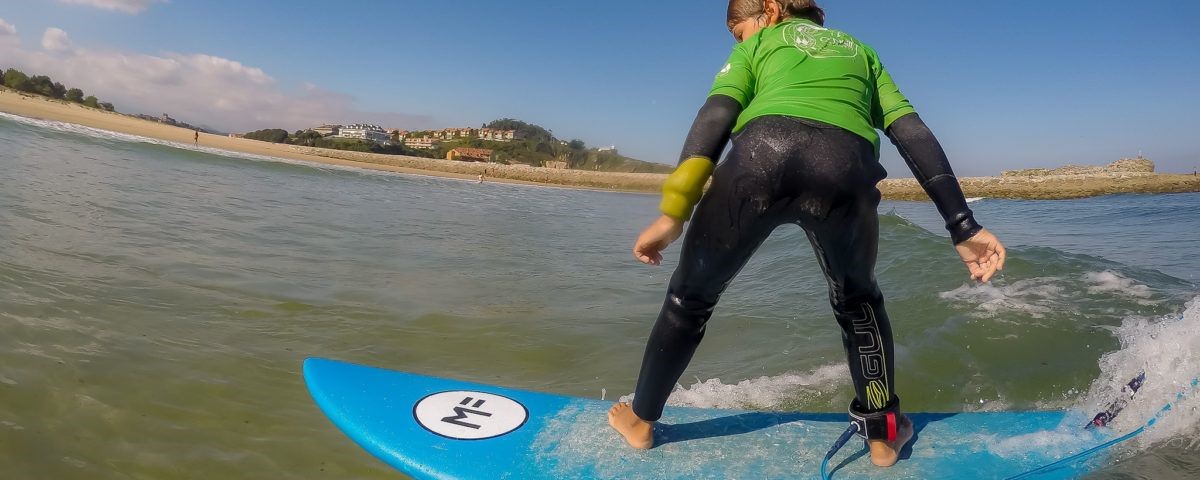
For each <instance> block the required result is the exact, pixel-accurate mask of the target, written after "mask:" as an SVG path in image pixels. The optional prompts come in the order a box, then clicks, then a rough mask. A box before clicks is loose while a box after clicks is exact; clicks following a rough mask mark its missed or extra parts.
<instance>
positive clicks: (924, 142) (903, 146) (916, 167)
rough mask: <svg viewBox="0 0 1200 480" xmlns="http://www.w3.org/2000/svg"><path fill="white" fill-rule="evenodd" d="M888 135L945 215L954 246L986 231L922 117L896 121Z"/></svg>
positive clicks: (939, 210) (915, 116)
mask: <svg viewBox="0 0 1200 480" xmlns="http://www.w3.org/2000/svg"><path fill="white" fill-rule="evenodd" d="M886 133H887V136H888V138H890V139H891V140H892V144H894V145H896V149H897V150H899V151H900V156H902V157H904V161H905V163H907V164H908V168H909V169H910V170H912V173H913V175H914V176H915V177H917V182H920V184H921V188H923V189H925V193H926V194H928V195H929V199H930V200H933V203H934V205H936V206H937V209H938V212H939V213H941V214H942V219H943V220H945V221H946V230H948V231H950V238H951V239H952V240H953V241H954V244H955V245H958V244H959V243H962V242H963V241H965V240H967V239H969V238H971V237H973V236H975V234H976V233H979V231H980V230H983V227H981V226H980V225H979V224H978V223H976V222H975V216H974V213H972V212H971V209H970V208H967V200H966V198H964V196H963V192H962V187H960V186H959V184H958V178H957V177H955V176H954V170H953V169H951V168H950V160H949V159H947V158H946V152H945V150H943V149H942V145H941V144H940V143H938V140H937V137H934V136H933V132H932V131H930V130H929V127H928V126H926V125H925V122H924V121H923V120H921V117H920V116H919V115H917V114H916V113H915V112H914V113H909V114H907V115H904V116H902V117H900V118H897V119H895V120H894V121H893V122H891V124H890V126H889V127H888V129H887V130H886Z"/></svg>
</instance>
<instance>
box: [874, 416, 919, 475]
mask: <svg viewBox="0 0 1200 480" xmlns="http://www.w3.org/2000/svg"><path fill="white" fill-rule="evenodd" d="M899 423H900V424H899V425H897V426H896V441H894V442H885V441H883V440H871V441H870V442H869V443H870V445H871V463H874V464H875V465H876V466H880V467H890V466H892V465H895V464H896V461H898V460H900V450H902V449H904V445H906V444H908V441H909V440H912V436H913V425H912V420H909V419H908V415H900V421H899Z"/></svg>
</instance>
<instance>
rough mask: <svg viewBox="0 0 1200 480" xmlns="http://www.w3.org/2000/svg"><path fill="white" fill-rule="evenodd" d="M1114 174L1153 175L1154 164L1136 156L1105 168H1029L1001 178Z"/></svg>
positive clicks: (1008, 172)
mask: <svg viewBox="0 0 1200 480" xmlns="http://www.w3.org/2000/svg"><path fill="white" fill-rule="evenodd" d="M1116 173H1143V174H1144V173H1154V162H1151V161H1150V160H1149V159H1147V158H1145V157H1142V156H1138V157H1137V158H1122V159H1120V160H1117V161H1115V162H1113V163H1110V164H1108V166H1106V167H1093V166H1085V165H1065V166H1062V167H1058V168H1055V169H1053V170H1051V169H1049V168H1030V169H1025V170H1005V171H1003V172H1001V176H1003V177H1010V178H1012V177H1048V176H1051V175H1106V174H1116Z"/></svg>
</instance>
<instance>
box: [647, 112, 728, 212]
mask: <svg viewBox="0 0 1200 480" xmlns="http://www.w3.org/2000/svg"><path fill="white" fill-rule="evenodd" d="M741 112H742V106H741V104H739V103H738V102H737V100H734V99H733V98H731V97H728V96H726V95H723V94H714V95H712V96H710V97H708V101H707V102H705V103H704V106H703V107H700V112H699V113H697V114H696V120H695V121H693V122H692V129H691V131H689V132H688V136H687V140H686V141H684V144H683V153H681V154H680V156H679V167H677V168H676V169H675V172H674V173H672V174H671V175H670V176H668V177H667V181H666V182H665V183H664V184H663V199H662V204H661V205H660V206H659V210H661V211H662V213H663V214H664V215H667V216H670V217H672V218H675V219H677V220H684V221H686V220H688V219H689V218H691V216H692V209H693V208H694V207H695V206H696V203H697V202H699V201H700V196H701V195H702V193H703V192H704V184H705V183H707V182H708V177H709V176H711V175H712V171H713V168H714V166H715V165H716V162H717V160H718V159H720V158H721V152H722V151H724V150H725V144H726V143H728V142H729V135H730V132H731V131H732V130H733V126H734V124H735V123H737V118H738V115H739V114H741Z"/></svg>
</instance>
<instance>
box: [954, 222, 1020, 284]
mask: <svg viewBox="0 0 1200 480" xmlns="http://www.w3.org/2000/svg"><path fill="white" fill-rule="evenodd" d="M954 249H955V250H958V256H960V257H962V261H963V263H965V264H967V270H970V272H971V280H977V281H979V282H982V283H987V282H988V281H989V280H991V279H992V276H994V275H996V272H997V271H1000V270H1004V258H1005V257H1006V255H1007V254H1006V253H1005V251H1004V245H1003V244H1001V243H1000V239H998V238H996V236H995V235H992V232H989V231H987V229H983V230H980V231H979V233H976V234H975V236H973V237H971V238H969V239H967V240H964V241H963V242H962V243H959V244H958V245H955V246H954Z"/></svg>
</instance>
